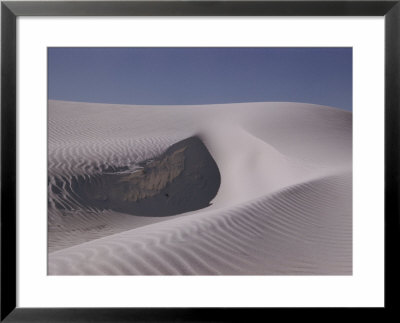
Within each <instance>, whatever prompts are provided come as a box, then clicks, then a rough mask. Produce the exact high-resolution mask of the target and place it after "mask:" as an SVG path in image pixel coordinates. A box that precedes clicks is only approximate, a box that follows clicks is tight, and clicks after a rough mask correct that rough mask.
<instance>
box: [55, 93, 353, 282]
mask: <svg viewBox="0 0 400 323" xmlns="http://www.w3.org/2000/svg"><path fill="white" fill-rule="evenodd" d="M191 137H195V138H199V139H200V140H201V142H202V143H203V144H204V145H205V147H206V149H207V150H208V151H209V154H210V155H211V156H212V158H213V160H214V161H215V163H216V165H217V167H218V171H219V173H220V186H219V189H218V192H217V193H216V195H215V197H213V198H212V197H210V198H212V200H211V205H209V206H207V205H208V204H204V205H203V206H199V208H198V209H197V210H194V209H193V211H190V212H186V213H180V214H176V215H171V216H163V217H160V216H159V215H162V212H161V211H160V212H159V214H158V213H157V212H158V211H157V209H154V210H152V213H151V214H150V215H151V216H141V215H133V214H134V212H133V214H129V213H126V211H124V210H123V209H118V208H117V209H114V210H113V209H112V208H110V206H109V205H108V207H107V206H100V205H98V204H96V203H88V201H87V200H84V199H82V194H81V192H79V190H77V188H76V187H77V186H76V185H74V183H75V182H76V180H77V179H78V178H79V179H84V181H85V183H94V182H95V181H96V180H97V178H99V176H104V174H107V173H109V172H114V173H115V172H118V171H120V170H121V169H124V170H126V171H127V172H128V173H129V172H134V171H136V170H137V169H138V167H140V165H142V164H141V163H146V162H149V163H150V164H151V163H152V162H153V161H154V160H160V156H162V155H163V154H165V152H166V151H167V150H168V148H169V147H171V146H173V145H174V144H176V143H178V142H181V141H183V142H184V141H185V140H186V139H187V138H191ZM179 154H180V153H179V152H178V153H177V155H174V156H175V157H173V158H172V157H171V158H170V159H168V160H169V162H171V161H172V162H173V163H174V165H176V166H174V167H172V168H171V167H170V168H165V167H166V166H164V164H165V161H161V160H160V162H157V163H155V164H157V165H158V166H157V167H163V170H162V171H160V172H159V173H160V174H164V175H163V176H164V177H162V176H161V177H158V178H164V179H165V178H167V177H168V178H170V179H171V178H175V177H174V176H179V174H180V172H181V168H180V166H181V164H180V163H181V161H182V158H183V157H182V156H181V155H179ZM157 158H159V159H157ZM196 158H198V157H196ZM153 163H154V162H153ZM160 165H161V166H160ZM48 166H49V239H48V248H49V257H48V259H49V263H48V272H49V274H51V275H105V274H107V275H129V274H135V275H164V274H165V275H180V274H183V275H214V274H221V275H225V274H226V275H253V274H271V275H279V274H285V275H296V274H302V275H311V274H329V275H343V274H351V273H352V200H351V197H352V115H351V113H349V112H346V111H342V110H339V109H334V108H329V107H323V106H317V105H311V104H300V103H274V102H268V103H243V104H242V103H241V104H225V105H206V106H124V105H107V104H90V103H74V102H61V101H49V161H48ZM165 174H167V175H165ZM124 176H125V175H124ZM129 176H130V175H129ZM134 176H136V175H134ZM165 176H167V177H165ZM131 177H132V176H131ZM131 177H129V178H131ZM135 178H136V177H135ZM135 181H138V180H137V179H135ZM206 182H207V181H205V182H204V183H206ZM135 183H136V182H135ZM165 183H166V182H165V181H164V182H157V185H159V186H160V185H161V186H160V187H164V186H165V185H166V184H165ZM163 185H164V186H163ZM202 185H203V184H202ZM179 187H183V188H185V187H191V186H179ZM201 187H203V186H201ZM199 189H200V188H199ZM204 189H205V191H208V190H209V189H208V188H204ZM197 191H198V189H196V190H195V191H190V190H187V189H182V188H179V189H177V191H176V192H174V193H173V194H174V195H177V196H179V197H180V199H179V200H182V201H184V200H187V199H189V198H193V196H195V194H196V192H197ZM159 192H161V189H158V191H157V194H158V193H159ZM164 193H165V192H163V194H164ZM149 194H150V195H149ZM152 194H153V195H154V194H156V193H148V195H149V196H153V195H152ZM135 196H136V195H135ZM160 196H161V195H160ZM210 196H211V195H210ZM106 198H108V197H106ZM135 201H136V200H135ZM178 203H181V202H178ZM151 204H153V205H154V203H151ZM160 210H161V209H160Z"/></svg>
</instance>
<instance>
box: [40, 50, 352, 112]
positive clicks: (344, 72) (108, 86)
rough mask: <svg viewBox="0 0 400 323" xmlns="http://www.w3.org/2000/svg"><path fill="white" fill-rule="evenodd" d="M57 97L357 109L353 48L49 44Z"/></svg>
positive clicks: (51, 84) (50, 87) (52, 85)
mask: <svg viewBox="0 0 400 323" xmlns="http://www.w3.org/2000/svg"><path fill="white" fill-rule="evenodd" d="M48 75H49V78H48V94H49V99H52V100H66V101H82V102H99V103H115V104H140V105H147V104H149V105H152V104H155V105H159V104H161V105H164V104H168V105H169V104H172V105H177V104H185V105H186V104H212V103H235V102H262V101H290V102H307V103H315V104H322V105H328V106H333V107H338V108H341V109H345V110H350V111H351V110H352V49H351V48H349V47H346V48H339V47H337V48H332V47H330V48H329V47H327V48H290V47H288V48H277V47H275V48H272V47H271V48H268V47H267V48H226V47H225V48H223V47H221V48H201V47H193V48H172V47H170V48H157V47H154V48H138V47H136V48H135V47H133V48H128V47H127V48H112V47H109V48H83V47H69V48H62V47H57V48H54V47H51V48H49V49H48Z"/></svg>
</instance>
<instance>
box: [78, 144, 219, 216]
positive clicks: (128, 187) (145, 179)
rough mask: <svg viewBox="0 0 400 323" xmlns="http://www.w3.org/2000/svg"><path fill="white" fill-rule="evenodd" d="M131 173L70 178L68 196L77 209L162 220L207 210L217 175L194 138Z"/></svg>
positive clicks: (205, 153) (203, 146) (207, 154)
mask: <svg viewBox="0 0 400 323" xmlns="http://www.w3.org/2000/svg"><path fill="white" fill-rule="evenodd" d="M139 166H140V167H142V168H139V169H137V170H136V171H129V170H127V169H118V170H114V171H112V172H104V173H102V174H101V175H97V176H95V177H91V178H90V180H88V179H87V178H84V177H78V178H75V179H74V180H73V181H72V183H71V188H72V191H73V192H74V195H75V196H76V197H78V198H79V200H80V202H81V203H82V205H85V206H88V207H96V208H99V209H111V210H115V211H118V212H124V213H128V214H133V215H141V216H167V215H174V214H179V213H183V212H189V211H194V210H198V209H202V208H205V207H207V206H209V205H210V201H211V200H212V199H213V198H214V197H215V195H216V194H217V192H218V189H219V186H220V183H221V175H220V173H219V170H218V166H217V164H216V163H215V161H214V159H213V158H212V156H211V155H210V153H209V151H208V150H207V148H206V147H205V145H204V144H203V142H202V141H201V140H200V139H199V138H198V137H190V138H188V139H185V140H182V141H180V142H178V143H176V144H174V145H172V146H171V147H169V148H168V149H167V150H166V151H165V152H164V153H163V154H162V155H160V156H158V157H157V158H154V159H151V160H147V161H145V162H143V163H141V164H139Z"/></svg>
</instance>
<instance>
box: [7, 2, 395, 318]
mask: <svg viewBox="0 0 400 323" xmlns="http://www.w3.org/2000/svg"><path fill="white" fill-rule="evenodd" d="M399 2H400V0H396V1H386V0H380V1H329V0H328V1H321V0H319V1H78V2H76V1H73V2H71V1H61V2H60V1H45V2H38V1H2V3H1V304H0V305H1V317H0V320H1V321H5V322H31V321H32V322H94V321H96V322H132V321H133V322H211V321H212V322H221V321H226V322H234V321H241V322H245V321H247V322H249V321H254V320H259V319H257V317H261V320H264V319H265V320H266V319H267V317H266V316H265V315H267V313H266V311H267V310H268V311H274V312H279V315H281V314H283V312H285V313H286V312H287V311H288V310H289V312H290V313H293V312H294V311H295V312H296V314H295V315H301V316H302V315H304V316H307V317H309V316H310V315H312V314H311V313H309V310H313V311H315V310H317V313H314V315H316V316H319V315H320V314H321V313H320V312H321V311H327V312H329V315H330V317H332V316H335V315H338V317H339V315H340V317H342V315H343V313H340V314H336V313H337V310H342V311H346V313H347V314H349V311H351V310H356V309H344V308H342V309H335V311H333V310H332V309H312V308H308V309H295V308H293V309H288V308H281V309H278V308H274V309H272V308H268V309H267V308H258V309H256V308H246V309H245V308H212V309H211V308H79V309H78V308H19V307H17V305H16V299H17V282H16V269H17V263H16V238H17V237H16V234H17V233H16V210H17V209H16V207H17V195H16V191H17V186H16V185H17V181H16V175H17V174H16V163H17V156H16V135H17V128H16V81H17V80H16V54H17V53H16V35H17V31H16V19H17V17H19V16H384V18H385V306H384V308H375V309H374V310H371V309H368V310H367V311H365V309H364V313H366V315H368V316H369V317H371V316H372V318H373V317H374V316H375V317H376V318H379V319H382V315H387V314H389V313H390V314H391V315H392V314H393V311H396V308H397V301H398V299H397V296H396V293H395V292H397V291H398V287H399V278H398V276H399V275H398V273H399V266H398V265H397V261H396V260H397V259H396V258H397V255H398V254H399V245H400V241H399V231H400V220H399V204H400V202H398V201H400V200H399V198H400V196H399V177H400V168H399V152H400V150H399V129H400V124H399V117H400V113H399V109H400V91H399V90H400V64H399V62H400V3H399ZM188 297H190V295H188ZM357 310H360V309H357ZM268 314H269V313H268ZM275 314H278V313H275ZM323 315H326V313H324V314H323ZM309 318H310V317H309ZM342 319H343V318H342Z"/></svg>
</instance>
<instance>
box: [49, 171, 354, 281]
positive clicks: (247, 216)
mask: <svg viewBox="0 0 400 323" xmlns="http://www.w3.org/2000/svg"><path fill="white" fill-rule="evenodd" d="M351 190H352V176H351V172H344V173H340V174H334V175H331V176H325V177H323V178H320V179H316V180H312V181H308V182H305V183H302V184H298V185H294V186H292V187H289V188H286V189H283V190H281V191H279V192H277V193H275V194H271V195H269V196H266V197H262V198H258V199H256V200H253V201H251V202H248V203H245V204H243V205H240V206H236V207H230V208H224V209H220V210H218V211H209V212H203V213H202V214H201V216H200V217H198V216H197V214H193V215H188V216H186V217H181V218H176V219H172V220H170V221H165V222H163V223H156V224H152V225H148V226H145V227H141V228H138V229H134V230H130V231H126V232H123V233H119V234H115V235H112V236H108V237H104V238H101V239H97V240H94V241H90V242H87V243H83V244H81V245H78V246H74V247H71V248H66V249H63V250H60V251H56V252H53V253H51V254H49V267H48V273H49V274H50V275H130V274H135V275H160V274H162V275H214V274H228V275H229V274H232V275H241V274H243V275H249V274H276V275H279V274H300V275H301V274H304V275H330V274H334V275H341V274H344V275H345V274H346V275H348V274H351V273H352V243H351V241H352V219H351V210H352V202H351Z"/></svg>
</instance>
